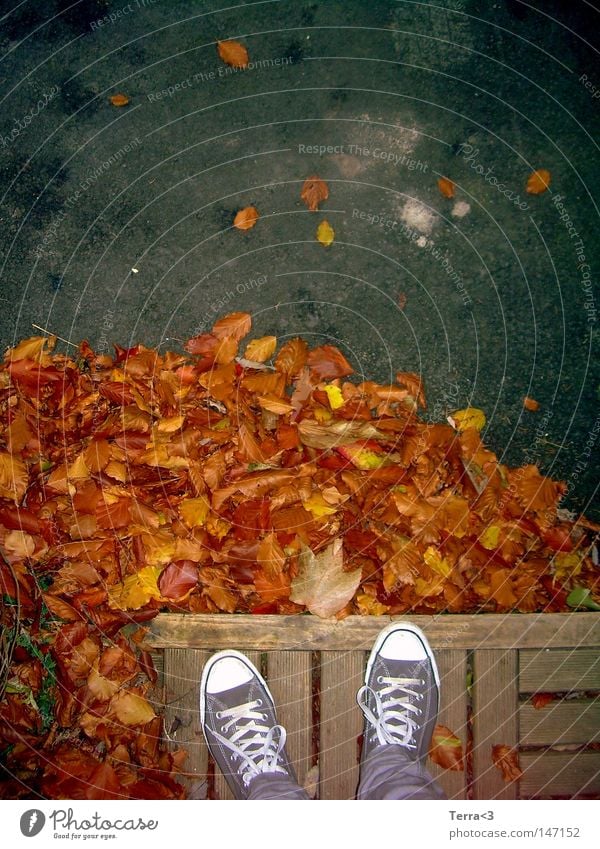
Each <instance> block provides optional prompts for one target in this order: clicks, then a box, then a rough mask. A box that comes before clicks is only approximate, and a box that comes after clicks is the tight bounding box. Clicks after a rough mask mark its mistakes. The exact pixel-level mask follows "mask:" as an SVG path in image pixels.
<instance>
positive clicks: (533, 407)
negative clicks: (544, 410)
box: [523, 395, 540, 413]
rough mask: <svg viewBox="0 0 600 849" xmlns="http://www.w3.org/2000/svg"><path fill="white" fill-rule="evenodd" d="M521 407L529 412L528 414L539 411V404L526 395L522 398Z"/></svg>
mask: <svg viewBox="0 0 600 849" xmlns="http://www.w3.org/2000/svg"><path fill="white" fill-rule="evenodd" d="M523 406H524V407H525V409H526V410H529V412H530V413H535V412H537V411H538V410H539V409H540V402H539V401H536V400H535V398H530V397H529V396H528V395H526V396H525V398H523Z"/></svg>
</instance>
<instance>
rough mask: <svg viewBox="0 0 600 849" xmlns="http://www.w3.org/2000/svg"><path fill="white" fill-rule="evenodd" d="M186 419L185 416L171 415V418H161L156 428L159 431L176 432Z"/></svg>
mask: <svg viewBox="0 0 600 849" xmlns="http://www.w3.org/2000/svg"><path fill="white" fill-rule="evenodd" d="M184 421H185V416H169V418H166V419H160V421H159V422H158V424H157V425H156V429H157V431H158V432H159V433H174V432H175V431H176V430H179V428H180V427H181V425H182V424H183V423H184Z"/></svg>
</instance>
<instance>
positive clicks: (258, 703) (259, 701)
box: [256, 699, 263, 707]
mask: <svg viewBox="0 0 600 849" xmlns="http://www.w3.org/2000/svg"><path fill="white" fill-rule="evenodd" d="M262 703H263V700H262V699H257V700H256V704H257V705H258V707H262Z"/></svg>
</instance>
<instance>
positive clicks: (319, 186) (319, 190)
mask: <svg viewBox="0 0 600 849" xmlns="http://www.w3.org/2000/svg"><path fill="white" fill-rule="evenodd" d="M300 197H301V198H302V200H303V201H304V203H305V204H306V206H307V207H308V208H309V210H310V211H311V212H316V211H317V210H318V208H319V204H320V203H321V201H324V200H327V198H328V197H329V189H328V187H327V183H326V182H325V181H324V180H321V178H320V177H317V176H316V175H314V176H313V177H309V178H308V179H307V180H305V182H304V185H303V186H302V193H301V194H300Z"/></svg>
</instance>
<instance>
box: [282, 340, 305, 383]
mask: <svg viewBox="0 0 600 849" xmlns="http://www.w3.org/2000/svg"><path fill="white" fill-rule="evenodd" d="M307 357H308V345H307V344H306V342H305V341H304V339H297V338H296V339H290V340H289V341H288V342H286V343H285V345H283V346H282V347H281V350H280V351H279V353H278V354H277V358H276V359H275V370H276V371H278V372H281V373H282V374H285V375H288V376H289V377H295V376H296V375H297V374H298V373H299V372H300V371H301V370H302V368H303V367H304V366H305V365H306V359H307Z"/></svg>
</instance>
